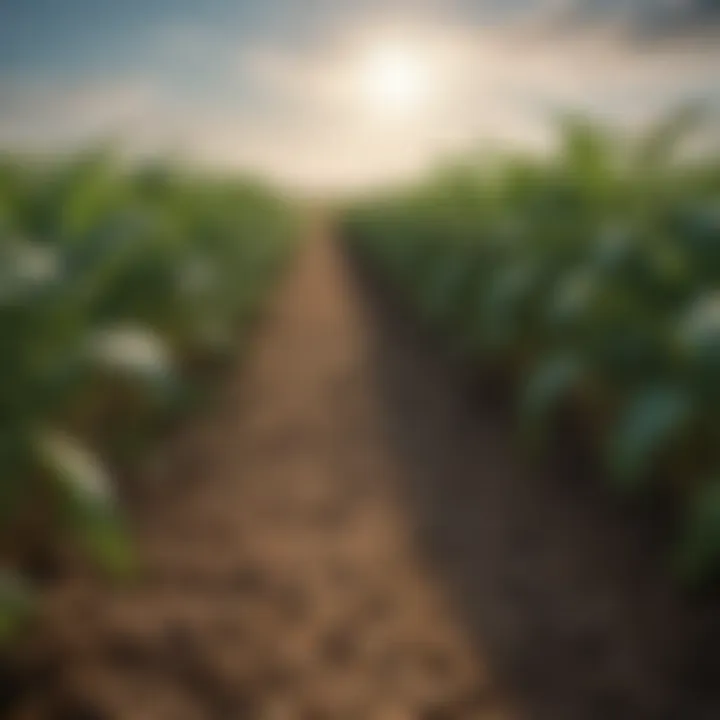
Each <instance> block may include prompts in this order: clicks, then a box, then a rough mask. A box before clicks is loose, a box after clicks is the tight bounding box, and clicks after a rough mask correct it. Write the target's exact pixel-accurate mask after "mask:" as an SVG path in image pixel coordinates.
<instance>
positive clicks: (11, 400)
mask: <svg viewBox="0 0 720 720" xmlns="http://www.w3.org/2000/svg"><path fill="white" fill-rule="evenodd" d="M294 224H295V222H294V211H293V210H292V209H291V207H290V205H289V203H288V202H287V201H286V200H285V199H283V198H282V197H280V196H279V195H278V194H276V193H274V192H272V191H271V190H270V189H268V188H264V187H263V186H261V185H260V184H259V183H256V182H251V181H244V180H236V179H227V178H215V177H208V176H201V175H196V174H193V173H191V172H189V171H186V170H181V169H178V168H173V167H171V166H161V165H152V166H150V165H148V166H144V167H140V168H131V167H127V166H123V165H121V164H119V163H118V162H117V161H116V160H115V159H114V157H113V156H112V154H111V153H108V152H105V151H97V150H93V151H91V152H87V153H84V154H83V155H81V156H78V157H75V158H73V159H70V160H64V161H54V162H50V161H48V162H45V163H41V162H39V161H31V160H30V159H27V158H12V157H6V158H4V159H0V562H1V563H2V564H3V566H4V567H3V569H2V575H1V576H0V640H1V639H2V637H4V636H6V635H7V634H8V633H9V632H10V628H11V627H13V626H14V625H16V623H15V622H13V619H14V618H17V617H21V616H22V615H23V612H22V606H23V604H24V598H27V597H28V596H29V595H28V592H27V591H26V588H25V585H24V584H23V582H22V579H21V578H20V577H13V573H14V574H15V576H17V575H18V572H19V570H18V569H19V568H20V569H21V568H22V565H23V562H22V556H23V554H24V553H26V552H27V551H29V550H30V549H32V548H35V547H37V546H42V547H43V548H45V549H47V548H53V547H56V546H57V545H58V542H57V541H58V538H59V537H63V538H66V539H67V541H68V542H66V543H60V545H61V546H63V547H64V546H69V545H76V546H77V545H79V546H81V547H82V548H84V550H85V551H86V552H87V553H89V554H90V556H92V557H93V558H95V559H96V560H98V561H100V562H101V563H102V564H103V565H104V566H105V567H108V568H110V569H112V570H116V571H119V572H124V571H125V570H126V569H127V568H128V567H129V565H130V564H131V557H130V552H129V547H128V542H127V537H126V533H125V532H124V530H123V527H122V513H121V512H120V509H119V508H118V503H117V500H116V496H117V489H116V488H115V487H114V483H113V480H112V474H111V472H110V471H109V470H108V465H110V467H112V466H113V464H114V462H116V460H117V458H118V457H119V450H118V449H119V448H121V447H127V446H131V445H133V444H134V443H137V442H142V441H144V440H145V438H146V437H147V435H148V432H149V430H150V429H151V427H152V426H153V423H154V422H156V420H157V419H158V418H160V417H164V416H166V415H167V414H168V413H170V412H172V411H173V410H176V409H178V407H179V405H181V404H182V399H183V398H184V397H185V396H186V395H187V393H188V391H189V390H190V389H191V388H192V386H193V382H194V379H195V375H194V368H196V367H197V364H198V362H199V361H206V360H209V359H213V358H221V357H224V356H228V355H230V354H232V353H233V352H234V351H235V349H236V348H237V341H238V338H241V337H242V335H243V333H244V332H245V331H246V330H247V328H248V325H249V321H250V319H251V318H252V315H253V313H255V312H256V311H257V309H258V306H259V303H260V302H261V301H262V299H263V297H264V295H265V294H266V293H267V291H268V289H269V287H270V286H271V283H272V280H273V278H274V276H275V275H276V273H277V271H278V269H279V268H280V265H281V263H282V262H283V258H284V257H285V256H286V255H287V251H288V249H289V248H290V246H291V241H292V238H293V235H294Z"/></svg>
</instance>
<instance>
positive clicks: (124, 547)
mask: <svg viewBox="0 0 720 720" xmlns="http://www.w3.org/2000/svg"><path fill="white" fill-rule="evenodd" d="M37 450H38V456H39V460H40V463H41V466H42V468H43V469H44V470H45V472H46V474H47V476H48V478H49V480H50V481H51V482H52V483H54V485H55V487H56V489H57V491H58V496H59V500H60V508H61V513H62V515H63V516H64V520H65V522H66V523H67V524H68V525H69V526H70V529H71V530H72V531H73V532H74V533H76V534H77V535H78V536H79V537H80V538H81V540H82V541H83V544H84V546H85V548H86V550H87V551H88V553H89V554H90V555H91V557H93V558H94V559H95V560H97V561H98V562H100V563H101V564H102V565H103V566H104V567H106V568H107V569H109V570H112V571H116V572H121V573H122V572H125V571H126V570H127V569H128V568H129V564H130V552H129V547H128V544H127V540H126V538H125V533H124V531H123V528H122V524H121V522H120V517H119V513H118V510H117V507H116V501H115V493H114V488H113V486H112V482H111V479H110V477H109V475H108V474H107V472H106V470H105V469H104V467H103V466H102V464H101V463H100V461H99V460H98V458H96V457H95V455H94V454H93V453H92V452H91V451H90V450H88V449H87V448H85V447H84V446H83V445H82V444H80V443H79V442H78V441H77V440H75V439H74V438H72V437H70V436H68V435H65V434H63V433H60V432H57V431H48V432H45V433H43V434H42V435H40V436H39V438H38V440H37Z"/></svg>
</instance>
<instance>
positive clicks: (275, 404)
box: [0, 232, 720, 720]
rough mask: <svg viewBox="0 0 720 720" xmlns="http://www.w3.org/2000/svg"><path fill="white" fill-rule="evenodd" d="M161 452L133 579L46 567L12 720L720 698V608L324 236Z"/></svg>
mask: <svg viewBox="0 0 720 720" xmlns="http://www.w3.org/2000/svg"><path fill="white" fill-rule="evenodd" d="M318 235H319V236H318V237H317V238H315V239H314V240H313V241H311V242H309V243H308V244H307V245H306V247H304V248H303V250H302V253H301V257H299V258H298V262H297V264H296V266H295V268H294V269H293V270H292V272H291V274H290V275H289V276H288V278H287V280H286V282H285V285H284V287H283V288H282V289H281V291H280V292H279V293H278V296H277V298H276V302H275V303H274V304H273V306H272V307H271V308H270V311H269V313H268V316H267V318H266V319H265V321H264V322H263V323H262V324H261V327H260V328H259V330H258V332H257V335H256V338H255V342H254V343H253V346H252V349H251V353H250V356H249V357H247V358H245V359H244V360H242V361H240V360H239V361H238V363H237V367H236V368H235V369H234V370H233V371H232V372H231V373H230V374H229V376H228V378H227V379H225V380H223V383H222V388H223V390H222V393H220V395H219V396H218V397H217V398H216V399H215V401H214V402H213V403H212V404H211V405H210V406H209V407H208V408H207V410H206V411H205V413H204V414H203V416H202V417H199V418H198V417H195V418H194V419H193V421H192V422H191V423H188V424H187V426H186V427H184V428H181V429H180V430H178V431H177V432H176V433H175V436H174V437H172V438H170V439H169V441H168V442H167V443H166V445H165V446H164V447H162V448H160V449H159V451H158V452H157V454H156V457H155V458H154V459H153V462H152V463H151V465H150V466H149V467H148V468H147V469H146V470H145V472H143V473H142V477H140V478H139V481H140V482H138V483H136V487H138V488H141V489H142V491H140V492H136V493H133V497H132V498H131V499H130V502H129V505H130V508H129V514H130V517H131V519H132V524H133V531H134V535H135V537H136V538H137V552H138V556H139V557H140V558H141V560H142V567H141V571H140V575H139V577H138V578H137V579H136V580H135V581H134V582H132V583H129V584H124V585H122V586H117V585H116V584H112V583H110V582H108V581H107V580H103V579H102V578H99V577H97V576H96V575H94V574H93V573H91V572H89V571H87V570H81V569H79V568H78V569H77V570H74V571H72V572H66V573H64V574H63V575H62V576H60V577H58V578H55V579H54V580H53V582H52V584H51V587H49V588H48V591H47V592H46V593H44V594H43V597H42V605H41V607H40V608H39V618H38V622H37V623H36V624H35V629H34V631H33V633H32V636H31V637H29V638H28V639H27V641H26V642H24V643H22V644H21V646H20V647H19V648H18V650H17V652H16V653H15V657H13V659H12V662H10V663H9V664H8V666H7V667H6V668H5V670H4V672H3V673H2V680H3V682H2V683H1V684H0V710H3V709H4V713H3V716H4V717H8V718H12V719H13V720H30V719H33V718H49V719H55V718H57V719H58V720H110V719H114V718H121V719H125V718H127V719H132V720H142V719H145V718H147V719H148V720H160V719H167V720H185V719H187V720H194V719H196V718H197V719H201V718H218V719H228V720H231V719H234V718H238V719H242V718H250V719H253V720H254V719H257V720H285V719H287V720H295V719H297V720H324V719H327V720H345V719H348V720H349V719H357V720H415V719H417V720H454V719H457V720H461V719H465V718H467V719H468V720H469V719H477V720H510V719H511V718H517V719H523V718H527V719H528V720H531V719H534V718H538V719H539V720H585V719H588V720H590V719H594V718H598V720H599V719H600V718H602V719H603V720H606V719H608V718H615V719H625V718H627V719H628V720H629V719H630V718H632V719H633V720H638V719H639V720H642V719H643V718H648V719H651V718H652V719H654V718H658V719H666V718H667V719H668V720H669V719H670V718H678V719H680V718H689V719H691V720H705V719H706V718H707V719H708V720H709V719H710V718H718V717H720V662H719V661H720V651H718V648H719V647H720V645H719V644H718V640H720V618H719V617H718V613H716V612H714V608H715V607H717V604H716V602H713V601H712V599H710V598H708V597H706V596H703V597H691V596H689V595H688V594H684V593H682V592H681V591H680V590H679V589H678V588H677V585H676V584H674V583H673V582H672V581H671V579H670V578H669V577H668V575H667V572H666V570H665V565H664V563H663V552H662V544H661V543H659V542H658V540H657V537H656V536H657V532H655V529H654V526H653V522H652V518H651V519H650V520H648V519H647V518H645V517H643V516H642V514H640V513H638V511H637V510H636V509H627V508H620V507H618V506H617V503H616V502H615V501H613V500H611V499H610V498H608V497H606V495H605V494H604V492H603V491H602V490H601V489H600V488H601V485H600V483H598V482H596V480H597V478H594V477H593V472H592V465H591V464H588V463H583V462H576V461H575V459H574V456H573V454H572V453H569V452H562V453H560V454H559V456H558V457H557V458H555V459H553V460H551V461H548V462H543V463H538V462H531V460H530V459H529V458H527V457H524V456H522V455H520V454H518V451H517V447H518V446H517V443H516V442H515V440H516V438H515V437H514V436H513V430H512V425H511V423H510V421H509V419H508V416H507V413H506V412H505V411H504V409H503V406H502V403H500V404H498V403H497V402H496V401H495V400H494V399H493V398H492V397H489V396H488V395H487V393H481V394H478V393H477V392H475V393H470V392H469V391H468V387H467V385H466V383H465V382H464V381H463V379H462V378H460V377H459V375H458V373H455V372H452V371H450V370H449V369H448V366H447V363H446V362H445V361H444V359H443V358H441V357H440V356H439V355H438V353H437V352H436V351H435V350H434V348H433V347H432V345H431V344H429V343H427V342H425V341H424V339H423V338H422V337H418V333H417V332H416V330H415V329H414V328H413V327H412V326H411V324H410V323H408V322H407V321H406V320H405V318H404V317H403V315H402V313H399V312H396V311H394V310H392V309H391V308H390V307H389V306H388V303H387V301H386V299H384V298H382V297H381V296H380V295H379V294H378V293H377V292H376V290H375V289H374V288H373V286H372V284H371V283H368V282H367V281H366V280H364V279H363V278H362V276H361V275H360V274H359V273H358V272H357V270H356V267H355V264H354V263H349V262H348V261H347V259H346V258H345V257H344V256H343V254H342V253H341V251H340V249H339V247H338V245H337V244H336V243H332V242H330V238H329V237H328V235H327V233H325V234H324V235H323V233H322V232H320V233H318Z"/></svg>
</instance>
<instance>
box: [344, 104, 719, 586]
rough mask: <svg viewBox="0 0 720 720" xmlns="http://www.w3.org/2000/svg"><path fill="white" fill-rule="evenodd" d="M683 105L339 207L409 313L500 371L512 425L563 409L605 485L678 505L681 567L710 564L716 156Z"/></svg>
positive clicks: (714, 505) (689, 575)
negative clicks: (627, 127)
mask: <svg viewBox="0 0 720 720" xmlns="http://www.w3.org/2000/svg"><path fill="white" fill-rule="evenodd" d="M698 119H699V116H698V114H697V113H696V112H693V111H689V110H683V111H681V112H679V113H677V114H675V115H673V116H672V117H670V118H666V119H664V120H662V121H661V122H658V123H657V124H656V125H655V126H653V127H652V128H650V129H649V130H647V131H646V132H645V133H644V134H643V135H642V136H641V137H640V136H638V135H633V136H630V135H629V134H627V135H623V136H620V135H618V134H617V133H614V132H611V131H610V130H608V129H606V128H603V127H598V126H597V125H594V124H592V123H589V122H587V121H585V120H583V119H578V118H570V119H567V120H564V121H563V122H562V123H561V131H560V133H559V142H558V146H557V147H556V148H555V150H554V151H553V152H552V153H550V154H544V155H529V154H517V153H516V154H511V153H507V154H503V153H494V154H485V155H484V156H483V157H482V158H478V159H477V160H475V159H467V158H466V159H465V160H464V161H463V162H461V163H455V164H454V165H452V166H447V167H445V168H444V169H441V170H438V171H436V172H435V173H434V174H433V175H432V176H431V177H429V178H428V179H426V180H425V181H423V182H422V183H419V184H417V185H414V186H412V187H407V188H404V189H402V190H400V191H393V192H392V193H389V194H385V195H383V196H381V197H376V198H369V199H367V198H366V199H365V200H363V201H361V202H358V203H357V204H356V205H355V206H354V207H352V208H351V209H349V210H348V211H347V213H346V216H345V225H346V234H347V237H348V238H349V240H350V241H351V242H352V243H353V244H354V245H355V246H356V247H357V248H358V251H359V252H361V253H362V254H363V255H364V256H365V257H366V259H367V260H368V261H369V262H370V263H371V265H373V266H375V267H376V268H377V269H378V270H379V271H380V273H381V275H384V276H385V277H386V280H387V281H388V282H389V283H390V284H392V285H393V286H394V287H395V288H396V290H397V292H398V293H400V294H401V296H403V297H404V298H405V301H406V302H407V303H408V304H409V305H410V306H411V307H412V308H414V310H415V311H416V313H417V314H419V316H420V317H421V318H422V319H423V321H425V322H427V323H428V324H430V325H431V326H434V327H436V328H437V331H438V332H440V333H442V334H443V335H444V337H445V338H446V340H447V342H449V343H452V344H453V347H455V348H456V349H457V350H459V351H460V352H462V353H463V354H464V355H465V357H467V358H469V359H470V360H471V361H472V362H473V363H475V364H476V365H477V367H479V368H482V367H492V366H495V367H503V368H509V369H510V374H511V375H512V377H513V378H514V385H515V386H516V388H517V393H516V397H517V408H518V416H519V421H520V427H521V429H522V431H523V432H522V436H524V437H525V438H526V439H527V440H529V441H531V442H532V443H533V445H535V446H536V445H537V444H538V443H541V442H542V440H543V439H547V437H548V434H549V432H550V430H551V429H552V428H553V424H556V422H557V418H558V415H559V413H561V412H563V411H564V412H567V411H568V408H572V411H573V413H574V415H575V416H576V417H579V418H582V419H583V426H586V425H587V426H588V428H590V429H589V430H588V434H589V436H591V437H590V438H589V439H591V440H592V443H591V444H592V445H593V447H594V448H595V451H596V452H597V457H598V459H599V461H601V462H602V464H603V466H604V469H605V474H606V476H607V478H608V481H609V482H610V483H611V484H612V486H613V487H614V488H616V489H617V490H618V492H620V493H623V494H626V495H627V494H632V495H635V494H642V493H646V492H661V493H662V494H663V495H664V496H665V497H670V498H672V499H673V501H674V502H676V503H677V507H678V513H677V519H678V523H677V525H678V529H677V533H678V539H677V542H676V544H675V549H674V551H673V558H672V561H671V562H672V564H673V565H674V567H675V568H676V570H677V571H678V573H680V575H681V576H682V577H684V578H686V579H687V580H688V581H695V580H697V579H700V578H706V577H708V575H709V574H711V573H712V572H713V571H714V570H715V569H717V568H718V566H720V157H718V156H717V154H715V155H713V154H712V153H708V152H707V151H706V150H702V148H703V147H704V146H703V145H702V144H700V143H699V141H698V139H697V136H696V135H695V132H694V129H695V126H696V124H697V120H698ZM705 137H707V127H706V129H705Z"/></svg>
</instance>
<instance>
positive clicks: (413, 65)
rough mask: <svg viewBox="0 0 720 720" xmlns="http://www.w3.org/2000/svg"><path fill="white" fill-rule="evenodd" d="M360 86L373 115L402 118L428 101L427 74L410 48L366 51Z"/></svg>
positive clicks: (426, 67) (428, 70)
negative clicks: (374, 113) (375, 113)
mask: <svg viewBox="0 0 720 720" xmlns="http://www.w3.org/2000/svg"><path fill="white" fill-rule="evenodd" d="M362 84H363V90H364V95H365V98H366V102H367V103H368V104H369V105H370V106H371V109H372V110H373V111H374V112H378V113H380V114H383V115H403V116H404V115H408V114H411V113H413V112H415V111H417V110H418V109H419V108H420V107H421V106H422V105H423V104H424V103H425V102H426V101H427V100H428V97H429V95H430V90H431V73H430V69H429V67H428V65H427V63H425V62H424V59H423V57H422V55H421V54H420V53H418V52H417V51H415V50H414V49H413V48H410V47H404V46H402V45H399V44H398V45H392V44H388V45H382V46H378V47H375V48H373V49H371V50H370V51H368V53H367V56H366V58H365V61H364V68H363V73H362Z"/></svg>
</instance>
